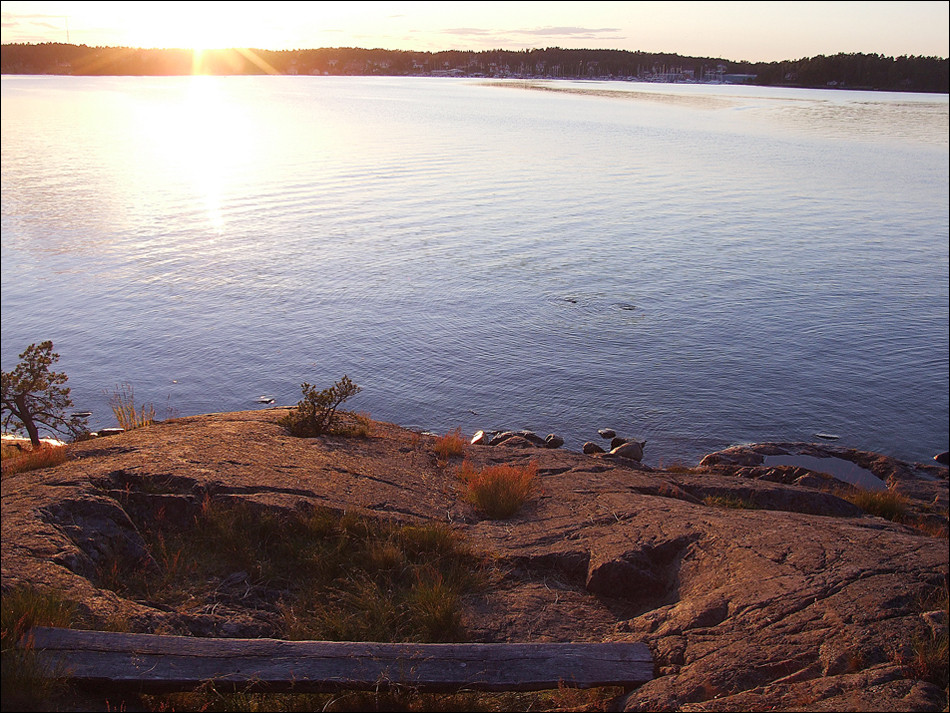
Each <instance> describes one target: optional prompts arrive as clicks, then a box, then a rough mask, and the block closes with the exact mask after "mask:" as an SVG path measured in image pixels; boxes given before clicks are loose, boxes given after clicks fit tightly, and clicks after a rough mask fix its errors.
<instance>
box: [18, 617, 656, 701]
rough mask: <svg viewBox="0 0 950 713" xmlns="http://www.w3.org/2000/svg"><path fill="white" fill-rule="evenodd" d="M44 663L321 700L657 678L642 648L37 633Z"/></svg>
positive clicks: (110, 676) (88, 676) (163, 684)
mask: <svg viewBox="0 0 950 713" xmlns="http://www.w3.org/2000/svg"><path fill="white" fill-rule="evenodd" d="M30 636H31V637H32V642H24V644H23V645H32V646H33V647H34V649H35V650H36V655H37V659H38V661H39V662H40V664H41V665H42V666H44V667H45V668H46V670H47V671H48V672H49V673H50V674H51V675H55V674H58V675H66V676H68V677H70V678H71V679H72V680H73V681H74V682H75V683H80V684H90V685H103V686H109V687H111V688H112V689H126V690H128V689H133V690H138V691H150V692H159V691H166V692H167V691H184V690H190V689H194V688H197V687H198V686H200V685H202V684H203V683H205V682H208V681H211V682H213V683H214V685H215V686H216V687H219V688H234V689H239V690H267V691H274V692H276V691H289V690H293V691H296V692H300V693H312V692H320V691H331V690H338V689H376V688H386V687H391V686H407V687H412V688H415V689H417V690H420V691H441V692H446V691H449V692H451V691H456V690H460V689H473V690H482V691H538V690H545V689H549V688H557V686H558V685H559V684H563V685H566V686H572V687H577V688H591V687H594V686H623V687H625V688H630V687H632V686H634V685H637V684H640V683H643V682H645V681H648V680H650V679H651V678H652V677H653V660H652V657H651V655H650V650H649V649H648V648H647V647H646V645H644V644H642V643H628V642H608V643H579V644H574V643H535V644H507V643H504V644H386V643H367V642H349V641H344V642H335V641H281V640H277V639H210V638H198V637H190V636H159V635H154V634H124V633H117V632H106V631H80V630H73V629H54V628H48V627H37V628H34V629H32V630H31V632H30Z"/></svg>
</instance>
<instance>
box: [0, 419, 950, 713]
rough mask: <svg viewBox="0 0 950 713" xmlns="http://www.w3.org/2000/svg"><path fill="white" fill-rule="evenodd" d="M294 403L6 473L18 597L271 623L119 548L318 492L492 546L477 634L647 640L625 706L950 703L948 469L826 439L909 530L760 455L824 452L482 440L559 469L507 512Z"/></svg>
mask: <svg viewBox="0 0 950 713" xmlns="http://www.w3.org/2000/svg"><path fill="white" fill-rule="evenodd" d="M283 413H285V411H284V410H281V409H267V410H262V411H252V412H240V413H228V414H212V415H207V416H196V417H189V418H181V419H176V420H173V421H166V422H163V423H159V424H155V425H153V426H151V427H149V428H145V429H139V430H136V431H130V432H127V433H124V434H121V435H117V436H112V437H109V438H103V439H96V440H92V441H87V442H83V443H78V444H74V445H72V446H70V448H71V457H70V460H68V461H67V462H66V463H64V464H63V465H61V466H58V467H56V468H52V469H47V470H40V471H33V472H28V473H23V474H19V475H12V476H4V478H3V483H2V547H3V557H2V584H3V587H4V589H6V588H8V587H11V586H13V585H17V584H32V585H36V586H45V587H53V588H56V589H59V590H61V591H63V592H64V593H65V594H66V595H67V596H68V597H70V598H73V599H77V600H79V601H82V602H84V603H85V606H86V607H87V608H88V613H89V614H90V615H91V616H92V617H94V618H96V617H98V618H100V619H101V620H102V621H105V620H107V619H109V618H113V619H114V618H116V617H117V616H120V617H122V618H124V619H125V620H127V621H128V622H129V623H130V626H131V627H132V628H133V629H135V630H138V631H155V632H172V631H174V632H176V633H180V632H181V631H183V630H184V631H190V632H191V633H200V634H204V635H210V634H213V635H218V636H221V635H236V636H244V635H248V632H253V631H259V632H260V633H259V634H258V635H266V634H267V632H266V630H264V631H261V630H260V629H257V630H255V629H254V627H255V626H256V624H255V622H256V621H258V620H257V619H255V612H254V611H253V610H241V609H240V608H236V607H231V608H230V609H228V608H224V609H219V610H218V611H217V612H216V613H215V614H213V615H208V614H203V615H201V617H199V616H198V615H196V614H195V613H194V611H179V612H169V611H162V610H160V609H157V608H151V607H149V606H148V605H147V604H145V603H136V602H130V601H127V600H124V599H122V598H121V597H119V596H118V595H117V594H115V593H114V592H112V591H110V590H107V589H102V588H99V587H97V586H95V585H94V584H93V582H92V581H90V579H89V577H90V575H91V573H92V572H94V571H95V568H96V564H97V559H101V558H102V557H103V556H104V555H105V554H107V553H109V552H116V551H124V552H127V553H131V554H141V551H142V548H143V541H142V538H141V537H140V535H139V533H138V531H137V529H136V522H137V521H138V520H139V519H140V518H141V517H142V516H143V513H147V512H150V511H154V510H155V508H157V507H159V506H160V507H162V508H164V511H165V513H166V515H167V516H170V517H174V516H175V513H176V511H179V510H180V511H181V512H182V513H185V512H187V511H188V508H189V507H192V506H193V504H194V502H196V501H199V502H200V499H201V498H204V497H208V496H210V497H213V498H216V497H237V498H242V499H247V500H251V501H255V502H258V503H261V504H263V505H267V506H273V507H284V508H293V507H298V506H299V505H300V504H301V503H309V504H312V505H317V506H325V507H330V508H334V509H337V510H356V511H359V512H361V513H364V514H368V515H373V516H378V517H385V518H396V519H399V520H404V521H414V522H418V521H430V520H436V521H440V522H445V523H449V524H450V525H451V526H453V527H454V528H456V529H457V530H458V531H459V532H460V533H461V534H462V535H463V536H464V537H465V538H466V539H467V541H468V542H469V543H470V545H471V546H472V547H473V548H474V549H476V550H477V551H480V552H482V553H485V554H486V555H488V556H490V557H491V558H492V560H493V561H494V562H495V564H496V565H497V571H498V574H497V577H496V581H495V582H494V585H493V586H492V587H491V589H490V590H489V591H488V592H487V593H484V594H480V595H473V596H471V597H470V598H469V599H468V600H467V601H466V605H465V606H466V609H465V625H466V628H467V631H468V632H469V638H470V640H474V641H613V640H642V641H644V642H646V643H647V644H648V645H649V646H650V648H651V650H652V651H653V654H654V658H655V661H656V677H655V679H654V680H653V681H651V682H649V683H647V684H645V685H644V686H642V687H640V688H639V689H637V690H636V691H633V692H632V693H630V694H628V695H627V696H625V697H624V698H622V699H619V700H617V701H616V705H617V707H618V708H620V709H624V710H684V711H698V710H816V711H817V710H946V708H947V691H946V689H945V688H941V687H939V686H936V685H934V684H933V683H930V682H927V681H922V680H917V679H916V678H915V675H914V674H913V673H912V672H911V670H910V668H909V667H908V665H907V662H908V661H909V660H910V658H911V657H912V655H913V651H914V646H915V643H916V642H920V641H927V640H929V639H932V638H933V637H934V635H940V634H941V633H943V635H945V631H946V615H945V614H944V615H943V616H942V617H941V615H940V614H933V613H932V612H928V605H927V604H926V602H928V601H930V598H931V596H932V594H933V592H935V591H940V590H941V589H942V590H943V591H944V593H945V592H946V589H945V588H946V586H947V577H948V559H950V558H948V542H947V538H946V522H947V469H946V468H941V467H939V466H925V465H919V464H916V465H915V464H906V463H901V462H898V461H894V460H893V459H889V458H886V457H884V456H879V455H876V454H868V453H861V452H858V451H844V450H842V449H837V450H835V449H834V448H833V447H824V446H808V448H813V449H818V450H814V451H809V452H810V453H816V454H820V453H821V452H830V451H827V450H826V451H821V450H820V449H822V448H825V449H828V448H831V449H832V450H834V454H835V455H837V456H839V457H846V458H848V459H851V460H853V461H854V462H857V463H859V464H860V465H862V466H863V467H866V468H868V469H869V470H872V471H873V472H875V473H876V474H878V476H879V477H881V478H882V479H883V480H885V481H888V482H889V484H890V486H891V488H892V489H896V490H898V491H900V492H901V493H903V494H904V495H905V496H906V497H907V498H908V503H909V505H908V508H909V512H910V516H909V517H908V519H907V522H906V523H905V524H898V523H895V522H891V521H889V520H884V519H881V518H879V517H874V516H871V515H866V514H864V513H863V512H862V511H861V510H860V509H859V508H857V507H856V506H854V505H852V504H851V503H850V502H848V501H847V500H845V499H842V497H839V494H838V493H839V491H840V489H841V488H843V487H844V486H843V485H842V484H838V483H836V482H835V481H832V480H831V479H829V478H828V477H827V476H822V475H820V474H816V473H813V472H811V471H807V470H802V469H798V470H795V469H789V468H784V467H780V468H765V467H763V466H762V465H761V462H762V461H761V456H762V454H763V453H766V452H773V453H774V452H776V451H784V452H786V453H792V452H804V450H802V449H805V448H806V447H805V445H804V444H765V445H762V444H760V445H758V446H748V447H743V448H737V449H730V450H728V451H723V452H721V453H719V454H711V455H710V456H709V457H707V458H706V459H705V460H704V463H703V465H702V466H700V467H696V468H692V469H682V468H680V469H677V470H676V471H675V472H674V471H672V470H654V469H650V468H648V467H647V466H644V465H641V464H639V463H637V462H636V461H631V460H627V459H617V458H609V457H605V456H604V455H593V456H591V455H584V454H581V453H574V452H568V451H564V450H553V449H546V448H534V447H518V448H513V447H488V446H469V447H468V451H467V457H468V458H469V459H470V460H471V461H472V462H473V463H474V464H475V465H479V466H481V465H487V464H493V463H512V464H519V463H527V462H529V461H532V460H534V461H537V463H538V466H539V471H538V472H539V476H540V490H539V492H537V493H536V495H535V497H533V499H532V500H531V501H529V502H528V503H527V504H526V506H525V507H523V508H522V510H521V511H520V512H519V513H518V514H516V515H515V516H514V517H512V518H510V519H508V520H500V521H492V520H486V519H482V518H481V517H480V516H479V515H478V513H476V512H475V511H474V510H473V509H472V507H471V506H470V505H468V504H466V503H465V502H463V500H462V499H461V497H460V483H459V480H458V477H457V475H456V469H457V467H458V463H459V462H460V461H459V459H453V460H452V461H451V462H449V463H444V462H440V461H439V460H438V459H437V458H436V456H435V455H434V453H433V450H432V445H433V442H434V437H432V436H428V435H422V434H417V433H413V432H410V431H406V430H404V429H401V428H398V427H396V426H393V425H390V424H380V423H377V424H375V425H374V431H373V435H372V436H371V437H370V438H368V439H356V438H352V439H347V438H339V437H323V438H317V439H298V438H293V437H291V436H289V435H287V433H286V432H285V431H284V430H283V429H282V428H281V427H280V426H278V425H277V419H278V418H279V417H280V416H281V415H283ZM519 445H521V444H519ZM796 449H798V450H796ZM757 458H758V460H757ZM157 486H160V487H157ZM729 505H732V506H731V507H730V506H729ZM740 505H741V506H742V507H738V506H740ZM753 507H754V509H752V508H753ZM941 528H943V529H942V530H941ZM941 532H942V536H941ZM944 596H945V594H944ZM944 601H946V600H945V599H944ZM197 604H207V603H197ZM197 604H196V607H195V608H193V610H197V608H198V607H197ZM931 608H932V607H931ZM941 621H942V623H941ZM941 627H942V628H941ZM944 675H946V674H945V673H944Z"/></svg>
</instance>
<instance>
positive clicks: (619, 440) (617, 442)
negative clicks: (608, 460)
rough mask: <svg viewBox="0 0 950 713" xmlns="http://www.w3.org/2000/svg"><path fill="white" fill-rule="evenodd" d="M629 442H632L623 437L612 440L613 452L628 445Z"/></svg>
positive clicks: (615, 437)
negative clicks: (625, 444)
mask: <svg viewBox="0 0 950 713" xmlns="http://www.w3.org/2000/svg"><path fill="white" fill-rule="evenodd" d="M629 440H630V439H629V438H624V437H622V436H614V437H613V438H611V439H610V448H611V450H613V449H614V448H619V447H620V446H622V445H623V444H624V443H627V442H628V441H629Z"/></svg>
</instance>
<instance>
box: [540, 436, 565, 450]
mask: <svg viewBox="0 0 950 713" xmlns="http://www.w3.org/2000/svg"><path fill="white" fill-rule="evenodd" d="M563 445H564V439H563V438H561V437H560V436H557V435H555V434H553V433H549V434H548V435H547V437H545V439H544V446H545V448H560V447H561V446H563Z"/></svg>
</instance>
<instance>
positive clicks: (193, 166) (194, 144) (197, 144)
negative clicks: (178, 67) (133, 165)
mask: <svg viewBox="0 0 950 713" xmlns="http://www.w3.org/2000/svg"><path fill="white" fill-rule="evenodd" d="M184 82H185V83H184V84H183V85H182V86H181V87H180V90H179V91H178V92H177V93H176V95H174V96H172V97H169V98H168V99H167V100H166V101H165V102H163V103H160V104H156V103H151V104H149V105H148V106H143V107H142V108H141V109H140V117H139V118H140V127H141V129H142V131H143V132H144V133H146V134H147V135H148V138H149V140H150V144H151V146H152V149H153V155H154V161H155V163H156V165H155V168H156V169H158V168H161V169H164V170H165V171H168V170H170V171H172V172H174V173H175V175H176V176H178V177H179V178H180V179H181V180H182V181H187V183H188V184H189V185H190V187H191V190H192V191H193V192H194V193H195V194H197V196H200V197H201V199H202V200H203V202H204V205H205V214H206V216H207V221H208V226H209V227H210V228H211V230H212V231H213V232H215V233H216V234H218V235H221V234H223V233H224V231H225V228H226V223H225V211H224V210H223V205H224V202H225V201H226V199H227V196H228V195H229V192H230V191H229V188H230V187H231V186H232V185H233V184H234V183H235V182H236V180H237V179H238V178H239V177H240V176H241V175H242V173H243V172H244V170H245V167H246V166H247V165H249V164H250V163H251V162H252V161H253V158H254V153H255V148H256V140H255V132H254V131H253V127H252V121H251V119H250V117H248V116H247V115H246V114H245V113H244V112H243V111H242V110H241V109H240V108H239V107H238V106H237V105H236V104H235V103H234V102H233V101H231V98H230V97H229V95H228V93H227V91H226V88H225V87H223V86H222V82H221V81H220V80H219V79H218V78H216V77H207V76H201V75H198V76H193V77H189V78H187V79H186V80H184Z"/></svg>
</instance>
